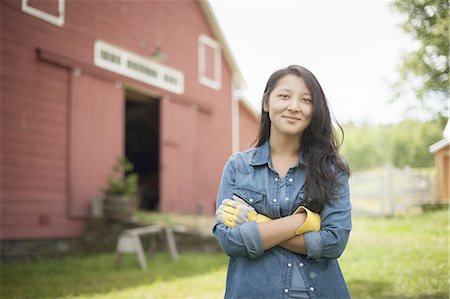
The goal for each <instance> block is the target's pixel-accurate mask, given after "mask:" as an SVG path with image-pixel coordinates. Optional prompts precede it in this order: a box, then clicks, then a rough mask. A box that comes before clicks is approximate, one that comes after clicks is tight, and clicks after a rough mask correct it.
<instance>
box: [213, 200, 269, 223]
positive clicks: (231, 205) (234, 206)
mask: <svg viewBox="0 0 450 299" xmlns="http://www.w3.org/2000/svg"><path fill="white" fill-rule="evenodd" d="M233 199H235V200H231V199H228V198H227V199H224V200H223V201H222V204H221V205H220V207H219V208H218V209H217V211H216V221H217V222H220V223H223V224H225V225H226V226H231V227H232V226H237V225H241V224H243V223H245V222H249V221H256V222H265V221H269V220H272V219H270V218H269V217H266V216H264V215H261V214H258V213H257V212H256V211H255V209H254V208H253V207H251V206H250V205H249V204H247V203H246V202H245V201H244V200H243V199H241V198H239V197H237V196H235V195H233Z"/></svg>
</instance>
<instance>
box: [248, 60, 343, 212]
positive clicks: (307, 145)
mask: <svg viewBox="0 0 450 299" xmlns="http://www.w3.org/2000/svg"><path fill="white" fill-rule="evenodd" d="M286 75H295V76H298V77H301V78H302V79H303V81H304V82H305V85H306V87H307V88H308V90H309V92H310V94H311V97H312V103H313V107H314V109H313V114H312V118H311V123H310V125H309V126H308V127H307V128H306V129H305V131H304V132H303V134H302V137H301V140H300V142H301V150H302V152H303V153H304V155H305V158H306V159H307V162H308V171H309V173H308V175H307V177H306V182H305V186H304V190H305V195H306V198H305V199H306V200H305V201H304V202H302V205H305V206H306V207H308V208H309V209H311V210H313V211H314V212H320V211H322V209H323V206H324V204H325V203H326V202H327V201H329V200H331V199H332V198H333V195H334V193H333V190H335V187H336V186H338V185H339V181H338V178H337V176H338V173H339V172H340V171H344V172H345V173H347V174H348V175H349V174H350V169H349V167H348V165H347V164H346V163H345V161H344V159H343V158H342V157H341V156H340V154H339V147H340V146H341V144H342V141H343V140H344V130H343V129H342V127H341V126H340V125H339V123H338V122H337V121H336V120H334V122H335V123H336V125H337V126H338V128H339V130H340V131H341V135H342V139H341V140H340V141H339V140H338V138H337V136H336V132H335V130H334V129H333V122H332V119H331V114H330V110H329V108H328V103H327V100H326V97H325V94H324V92H323V90H322V87H321V86H320V84H319V81H318V80H317V79H316V77H315V76H314V74H313V73H311V72H310V71H309V70H308V69H306V68H304V67H302V66H298V65H290V66H288V67H287V68H283V69H280V70H278V71H276V72H274V73H273V74H272V75H271V76H270V78H269V80H268V81H267V84H266V88H265V90H264V95H263V98H262V104H261V123H260V126H259V133H258V139H257V145H256V146H261V145H263V144H264V143H265V142H266V141H268V140H269V137H270V124H271V121H270V118H269V113H268V112H265V111H264V104H265V103H266V104H268V103H269V102H268V101H269V97H270V94H271V93H272V91H273V90H274V88H275V87H276V86H277V84H278V82H279V81H280V79H281V78H283V77H284V76H286Z"/></svg>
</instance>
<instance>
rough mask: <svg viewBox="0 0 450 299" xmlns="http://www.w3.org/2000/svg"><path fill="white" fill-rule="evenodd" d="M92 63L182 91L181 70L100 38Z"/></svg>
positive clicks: (158, 85) (155, 84) (95, 46)
mask: <svg viewBox="0 0 450 299" xmlns="http://www.w3.org/2000/svg"><path fill="white" fill-rule="evenodd" d="M94 64H95V65H96V66H98V67H101V68H104V69H107V70H109V71H111V72H115V73H117V74H120V75H123V76H127V77H129V78H133V79H135V80H138V81H142V82H145V83H147V84H150V85H153V86H156V87H159V88H162V89H165V90H168V91H172V92H174V93H177V94H183V93H184V75H183V73H182V72H180V71H178V70H175V69H172V68H169V67H167V66H165V65H162V64H159V63H156V62H154V61H152V60H150V59H148V58H145V57H142V56H139V55H136V54H134V53H132V52H129V51H127V50H124V49H122V48H119V47H117V46H114V45H111V44H108V43H105V42H103V41H100V40H98V41H96V42H95V45H94Z"/></svg>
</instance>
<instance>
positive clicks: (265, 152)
mask: <svg viewBox="0 0 450 299" xmlns="http://www.w3.org/2000/svg"><path fill="white" fill-rule="evenodd" d="M264 164H269V165H271V164H272V160H271V159H270V148H269V141H266V142H264V144H263V145H261V146H259V147H257V148H256V149H255V154H254V155H253V159H252V160H251V161H250V165H251V166H261V165H264ZM300 164H303V165H305V166H308V161H307V159H306V155H305V152H304V151H302V152H301V153H300V157H299V159H298V162H297V164H296V165H295V166H296V167H298V166H299V165H300Z"/></svg>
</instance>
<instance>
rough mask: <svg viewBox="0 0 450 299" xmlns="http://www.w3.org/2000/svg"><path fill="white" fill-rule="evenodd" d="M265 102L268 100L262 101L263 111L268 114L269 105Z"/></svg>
mask: <svg viewBox="0 0 450 299" xmlns="http://www.w3.org/2000/svg"><path fill="white" fill-rule="evenodd" d="M267 102H268V100H264V101H263V111H264V112H269V104H268V103H267Z"/></svg>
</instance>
